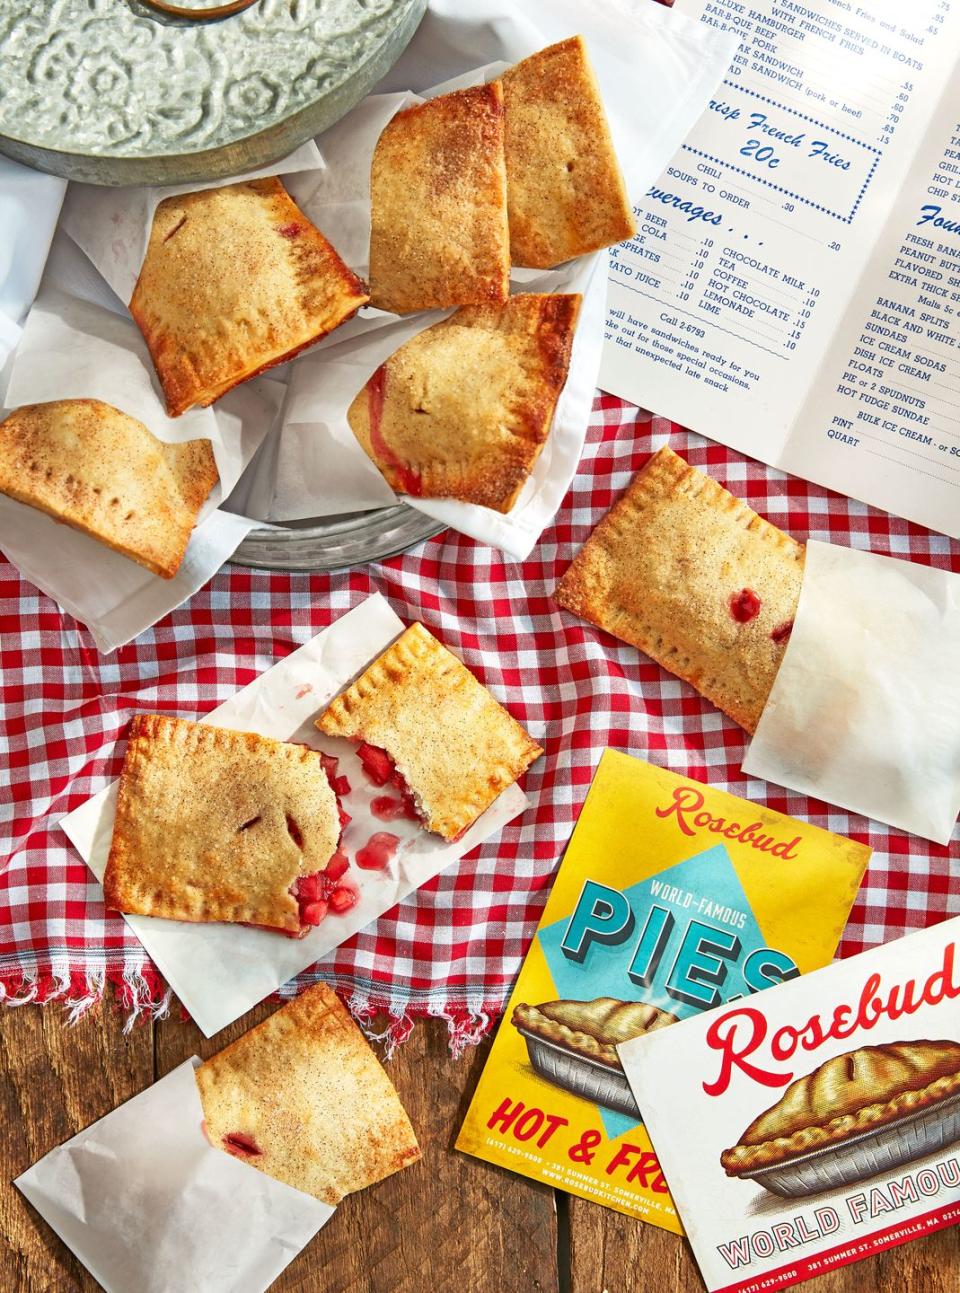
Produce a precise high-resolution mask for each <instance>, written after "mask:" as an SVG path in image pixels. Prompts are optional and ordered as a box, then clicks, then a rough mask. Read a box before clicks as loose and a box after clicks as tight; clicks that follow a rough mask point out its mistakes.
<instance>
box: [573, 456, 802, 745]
mask: <svg viewBox="0 0 960 1293" xmlns="http://www.w3.org/2000/svg"><path fill="white" fill-rule="evenodd" d="M803 558H804V548H803V545H802V544H800V543H797V541H796V540H795V539H791V538H790V537H789V536H788V535H786V534H784V533H783V532H782V531H781V530H778V529H777V528H776V526H774V525H771V524H770V523H769V521H765V520H764V519H763V517H760V516H758V515H757V514H756V512H753V511H751V509H750V508H749V507H747V505H746V503H743V502H741V501H740V500H739V499H738V498H734V496H733V495H732V494H730V493H728V492H727V490H725V489H724V488H723V486H722V485H719V484H717V482H716V481H715V480H711V478H710V477H709V476H705V475H704V474H703V473H702V472H699V471H697V470H696V468H694V467H691V466H689V464H687V463H686V462H684V460H683V459H682V458H680V457H678V456H677V454H675V453H673V452H672V450H670V449H667V448H666V447H664V448H663V449H661V450H660V451H659V452H658V453H656V454H654V455H653V457H652V458H651V459H650V460H649V461H648V463H647V464H646V466H645V467H644V468H643V469H642V471H640V472H638V473H637V475H636V476H635V477H634V478H633V481H632V482H631V484H630V485H629V486H628V488H627V492H626V493H625V494H624V495H623V497H622V498H621V499H620V500H619V502H617V503H616V504H614V506H613V508H612V509H611V511H610V512H608V513H607V515H606V516H605V517H604V518H603V520H602V521H601V522H600V524H599V525H598V526H597V528H596V529H595V530H594V532H593V534H591V535H590V537H589V539H588V540H587V542H586V543H585V544H584V546H583V547H582V548H581V550H580V552H579V553H578V554H577V556H576V557H575V558H574V560H573V564H572V565H571V566H570V567H569V569H568V570H567V572H566V574H565V575H564V576H563V578H562V579H561V580H560V583H559V584H558V585H557V589H556V593H555V594H554V596H555V599H556V601H557V602H558V603H559V604H560V605H561V606H564V607H566V609H567V610H569V611H573V613H574V614H575V615H579V616H581V617H582V618H583V619H585V620H589V621H590V623H591V624H596V625H597V627H598V628H601V629H606V631H607V632H608V633H612V634H613V635H614V637H618V638H621V639H622V640H623V641H624V642H629V643H630V644H631V645H633V646H636V647H639V648H640V650H641V651H645V652H646V653H647V655H650V656H652V657H653V658H654V660H656V661H657V662H658V663H659V664H661V665H663V667H664V668H665V669H669V670H670V672H671V673H674V674H676V675H677V677H679V678H683V679H684V680H685V681H687V682H689V683H692V684H693V686H694V687H696V689H697V690H698V691H699V692H700V693H701V694H702V695H703V696H706V698H707V700H709V701H712V702H713V704H714V705H716V706H717V708H718V709H722V710H723V712H724V713H725V714H729V715H730V717H731V718H732V719H734V721H735V722H737V723H739V724H740V725H741V727H745V728H746V729H747V731H748V732H753V731H754V730H755V729H756V726H757V723H758V721H759V719H760V714H761V712H762V710H763V707H764V705H765V704H766V701H767V697H768V696H769V694H770V688H771V687H772V686H773V682H774V679H775V678H776V676H777V670H778V669H779V668H780V661H781V660H782V659H783V654H784V651H785V650H786V645H787V640H788V639H789V637H790V630H791V628H792V626H793V618H794V615H795V614H796V610H797V603H798V602H799V599H800V583H801V580H802V577H803Z"/></svg>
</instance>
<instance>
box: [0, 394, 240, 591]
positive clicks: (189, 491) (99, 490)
mask: <svg viewBox="0 0 960 1293" xmlns="http://www.w3.org/2000/svg"><path fill="white" fill-rule="evenodd" d="M218 479H219V478H218V476H217V468H216V465H215V463H214V458H213V448H212V446H211V444H210V441H209V440H190V441H188V442H186V443H184V444H165V443H164V442H163V441H162V440H158V439H157V438H156V436H155V435H153V434H152V433H151V432H150V431H148V430H147V428H146V427H145V426H144V425H143V423H142V422H138V421H137V420H136V418H131V417H128V416H127V414H126V413H123V412H121V411H120V409H115V408H114V407H113V406H112V405H110V404H102V403H101V402H100V401H99V400H53V401H51V402H50V403H49V404H25V405H24V406H23V407H22V408H19V409H16V410H15V411H14V412H13V413H11V414H10V416H9V417H8V418H7V419H6V420H5V421H4V422H0V493H4V494H8V495H9V496H10V497H11V498H15V499H16V500H17V502H19V503H26V504H27V505H28V506H29V507H36V508H38V509H39V510H40V511H41V512H46V513H47V515H48V516H52V517H53V518H54V520H56V521H62V522H63V523H64V524H65V525H70V526H72V527H73V528H74V529H75V530H81V531H83V533H84V534H89V535H90V537H91V538H93V539H97V540H99V542H100V543H104V544H106V546H107V547H108V548H113V550H114V551H115V552H120V553H122V554H123V555H124V556H125V557H129V558H130V559H131V560H132V561H136V562H137V563H138V564H139V565H141V566H145V567H146V568H147V570H151V571H153V573H154V574H155V575H160V576H161V577H162V578H164V579H172V578H173V576H174V575H175V574H176V573H177V571H178V570H179V568H180V564H181V562H182V561H183V554H184V552H185V551H186V548H187V543H188V542H189V540H190V535H191V533H192V531H193V527H194V526H195V525H196V522H197V516H198V514H199V512H200V509H201V507H202V506H203V504H204V502H205V501H206V498H207V495H208V494H209V493H210V491H211V489H213V487H214V485H215V484H216V483H217V480H218Z"/></svg>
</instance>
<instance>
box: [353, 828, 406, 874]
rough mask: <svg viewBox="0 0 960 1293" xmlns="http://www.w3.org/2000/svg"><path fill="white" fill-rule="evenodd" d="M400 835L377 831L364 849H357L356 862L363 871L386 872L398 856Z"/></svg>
mask: <svg viewBox="0 0 960 1293" xmlns="http://www.w3.org/2000/svg"><path fill="white" fill-rule="evenodd" d="M399 843H400V837H399V835H392V834H391V833H390V831H377V832H376V833H375V834H374V835H371V836H370V838H369V839H368V840H367V842H366V844H364V846H363V848H361V849H357V855H356V858H355V861H356V863H357V866H358V867H360V869H361V870H362V871H385V870H386V869H387V867H388V866H389V865H390V863H391V861H392V860H393V858H394V857H395V856H396V852H397V846H398V845H399Z"/></svg>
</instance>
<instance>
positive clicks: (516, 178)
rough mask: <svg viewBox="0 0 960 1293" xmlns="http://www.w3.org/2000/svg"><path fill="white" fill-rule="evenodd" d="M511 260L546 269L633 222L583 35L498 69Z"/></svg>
mask: <svg viewBox="0 0 960 1293" xmlns="http://www.w3.org/2000/svg"><path fill="white" fill-rule="evenodd" d="M503 100H504V109H505V115H506V144H505V147H506V157H507V209H508V212H509V220H510V254H511V257H512V259H513V263H514V264H515V265H529V266H534V267H537V268H541V269H550V268H552V267H553V266H554V265H559V264H560V263H561V261H565V260H570V259H571V258H572V257H574V256H582V255H583V254H584V253H585V252H588V251H596V250H597V249H598V248H600V247H609V246H610V244H611V243H615V242H622V241H623V240H624V238H630V237H632V236H633V234H634V233H635V232H636V222H635V220H634V218H633V211H632V209H631V206H630V199H629V198H628V196H627V191H626V188H625V186H624V182H623V176H622V174H621V173H620V166H619V164H618V162H617V157H616V153H615V152H614V150H613V140H612V139H611V138H610V127H609V126H608V125H607V118H606V115H605V113H604V110H603V103H602V102H601V99H600V90H599V88H598V86H597V82H596V78H595V77H594V74H593V68H592V67H591V66H590V60H589V58H588V57H587V51H586V47H585V45H584V43H583V37H582V36H571V37H570V39H569V40H564V41H561V42H560V44H559V45H550V46H549V47H548V48H547V49H542V50H540V52H539V53H538V54H534V55H533V56H532V57H531V58H525V59H524V60H523V62H522V63H518V64H517V65H516V67H512V68H510V70H509V71H508V72H505V73H504V76H503Z"/></svg>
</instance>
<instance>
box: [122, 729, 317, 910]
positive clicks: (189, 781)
mask: <svg viewBox="0 0 960 1293" xmlns="http://www.w3.org/2000/svg"><path fill="white" fill-rule="evenodd" d="M340 831H341V824H340V815H339V806H338V803H337V798H336V796H335V794H334V792H333V790H332V788H331V786H330V782H329V780H328V777H327V773H326V770H325V767H324V756H323V755H321V754H318V753H317V751H315V750H310V749H307V748H306V747H305V746H303V745H291V744H288V743H287V742H284V741H272V740H270V739H269V738H268V737H265V736H258V735H256V734H255V733H252V732H234V731H228V730H226V729H224V728H219V727H212V726H210V725H209V724H206V723H191V722H188V721H187V720H186V719H180V718H166V717H164V716H162V715H160V714H140V715H137V717H136V718H134V720H133V723H132V726H131V729H130V741H129V744H128V745H127V752H126V756H125V758H124V761H123V771H122V773H121V775H120V789H119V793H118V795H117V812H116V819H115V821H114V826H113V842H112V844H111V846H110V857H109V859H108V861H107V869H106V873H105V875H104V877H103V888H104V893H105V895H106V903H107V906H108V907H110V908H113V909H115V910H117V911H122V912H127V913H133V914H137V915H142V916H164V917H167V918H168V919H169V920H189V921H208V920H222V921H231V922H235V923H241V924H249V925H262V926H264V927H265V928H268V929H273V930H277V931H280V932H282V933H288V934H292V935H301V934H304V933H306V932H307V928H308V927H309V926H310V925H315V924H319V921H320V919H322V917H323V915H324V914H325V911H324V912H320V911H318V910H317V898H318V891H317V885H316V883H315V882H314V880H313V878H314V877H322V875H323V874H324V870H325V868H326V867H327V865H328V864H330V863H331V861H332V860H333V857H334V854H335V852H336V849H337V845H338V843H339V840H340Z"/></svg>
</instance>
